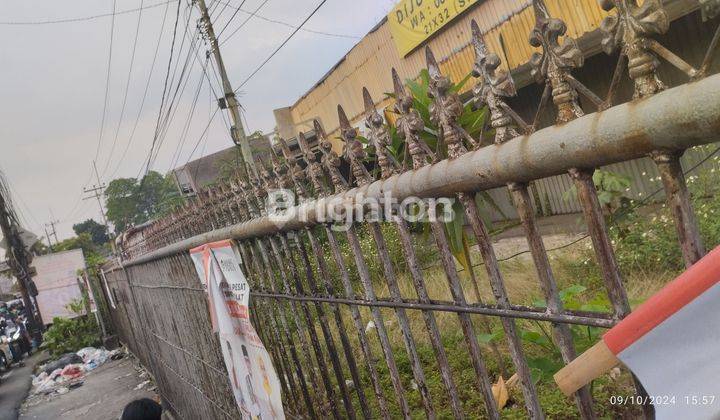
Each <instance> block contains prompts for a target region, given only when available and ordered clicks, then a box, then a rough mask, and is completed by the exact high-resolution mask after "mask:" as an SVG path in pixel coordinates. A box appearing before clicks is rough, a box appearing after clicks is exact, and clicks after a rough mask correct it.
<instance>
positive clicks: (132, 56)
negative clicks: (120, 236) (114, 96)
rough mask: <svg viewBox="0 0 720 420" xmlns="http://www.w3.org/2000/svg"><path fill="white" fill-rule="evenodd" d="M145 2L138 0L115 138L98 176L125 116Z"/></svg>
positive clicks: (113, 144) (105, 168)
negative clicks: (128, 65)
mask: <svg viewBox="0 0 720 420" xmlns="http://www.w3.org/2000/svg"><path fill="white" fill-rule="evenodd" d="M144 2H145V0H140V7H139V8H138V9H139V10H140V12H139V13H138V18H137V25H136V26H135V40H134V41H133V46H132V53H131V54H130V69H129V70H128V77H127V81H126V82H125V93H124V94H123V101H122V106H121V107H120V118H118V124H117V128H116V129H115V137H114V138H113V142H112V147H110V153H109V154H108V158H107V162H106V163H105V166H104V167H103V169H102V171H101V175H100V176H104V175H105V172H106V171H107V169H108V167H109V166H110V162H111V161H112V155H113V153H114V152H115V145H116V144H117V140H118V136H119V135H120V127H121V126H122V122H123V117H124V116H125V106H126V105H127V99H128V92H129V90H130V80H131V78H132V71H133V66H134V65H135V51H136V49H137V43H138V35H140V22H141V21H142V7H143V3H144Z"/></svg>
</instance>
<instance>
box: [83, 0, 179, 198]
mask: <svg viewBox="0 0 720 420" xmlns="http://www.w3.org/2000/svg"><path fill="white" fill-rule="evenodd" d="M164 4H165V12H164V14H163V20H162V23H161V24H160V33H159V35H158V40H157V44H155V54H154V56H153V60H152V64H151V65H150V72H149V73H148V78H147V82H145V92H143V97H142V100H141V101H140V108H139V109H138V112H137V117H136V118H135V123H134V124H133V128H132V130H131V131H130V137H129V138H128V142H127V144H126V145H125V150H123V153H122V155H121V156H120V159H119V160H118V164H117V166H115V169H114V170H113V172H112V174H110V176H109V178H112V177H114V176H115V174H116V173H117V172H118V170H120V166H121V165H122V161H123V159H125V156H126V155H127V152H128V150H129V149H130V145H131V144H132V141H133V139H134V138H135V131H136V130H137V126H138V123H139V122H140V116H141V115H142V111H143V108H144V106H145V100H146V99H147V94H148V91H149V89H150V82H151V81H152V75H153V72H154V71H155V63H156V62H157V57H158V52H159V50H160V42H161V41H162V36H163V31H164V30H165V23H166V21H167V12H168V10H170V2H169V1H168V2H166V3H164ZM90 177H92V171H91V172H90ZM88 182H89V179H88ZM85 184H86V185H87V182H86V183H85ZM78 202H79V201H78ZM76 206H77V205H76Z"/></svg>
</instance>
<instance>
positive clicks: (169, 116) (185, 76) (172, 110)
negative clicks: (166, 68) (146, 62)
mask: <svg viewBox="0 0 720 420" xmlns="http://www.w3.org/2000/svg"><path fill="white" fill-rule="evenodd" d="M189 21H190V14H188V19H187V22H188V23H189ZM187 27H188V24H186V25H185V31H184V32H185V33H187ZM195 34H197V31H196V32H195ZM195 34H193V36H192V37H191V39H190V46H189V47H188V51H187V55H186V57H185V60H184V64H183V67H182V70H181V72H180V76H179V78H178V82H177V85H176V87H175V91H174V93H173V96H172V98H171V100H170V103H169V106H168V108H167V112H166V116H165V119H164V121H163V126H162V128H161V131H160V134H159V135H160V141H159V142H158V146H157V148H156V151H155V155H154V156H153V157H152V161H151V164H150V166H151V167H152V166H153V165H154V164H155V160H156V159H157V157H158V155H159V153H160V149H161V148H162V146H163V144H164V142H165V139H166V137H167V133H168V130H169V127H170V124H171V123H172V121H173V120H174V119H175V115H176V114H177V110H178V108H177V104H178V103H179V101H180V98H181V97H182V95H183V93H184V92H185V88H186V86H187V83H188V81H189V80H190V72H191V71H192V69H193V68H194V67H195V64H196V61H197V54H194V55H193V52H195V50H196V48H197V45H196V38H195ZM186 40H187V37H183V40H182V42H181V44H180V52H179V53H178V55H181V54H182V49H183V46H184V45H185V41H186ZM191 55H193V57H192V62H191V63H190V59H191ZM179 62H180V61H177V62H176V66H175V69H174V70H173V77H172V79H171V84H172V83H173V81H174V79H175V73H176V71H177V65H178V64H179ZM188 63H190V64H188ZM181 85H182V88H181V87H180V86H181Z"/></svg>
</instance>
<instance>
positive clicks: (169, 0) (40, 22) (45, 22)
mask: <svg viewBox="0 0 720 420" xmlns="http://www.w3.org/2000/svg"><path fill="white" fill-rule="evenodd" d="M173 1H174V0H167V1H163V2H161V3H154V4H151V5H148V6H141V7H138V8H135V9H126V10H120V11H114V12H113V13H102V14H99V15H91V16H83V17H76V18H65V19H52V20H27V21H0V25H16V26H22V25H51V24H56V23H72V22H84V21H88V20H93V19H100V18H104V17H108V16H118V15H125V14H128V13H134V12H139V11H142V10H147V9H153V8H156V7H160V6H162V5H164V4H169V3H172V2H173Z"/></svg>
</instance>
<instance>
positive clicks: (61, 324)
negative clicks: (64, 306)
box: [41, 297, 100, 357]
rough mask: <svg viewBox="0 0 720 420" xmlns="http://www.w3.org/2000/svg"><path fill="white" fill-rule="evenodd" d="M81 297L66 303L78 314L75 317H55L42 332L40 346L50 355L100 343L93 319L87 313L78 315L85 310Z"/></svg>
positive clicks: (57, 354) (59, 354) (58, 354)
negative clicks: (49, 325) (50, 324)
mask: <svg viewBox="0 0 720 420" xmlns="http://www.w3.org/2000/svg"><path fill="white" fill-rule="evenodd" d="M83 299H86V298H85V297H83ZM83 299H76V300H75V301H73V302H71V303H69V304H68V309H70V310H71V311H73V312H75V313H76V314H78V316H77V317H76V318H73V319H68V318H61V317H55V318H53V322H52V326H51V327H50V328H48V329H47V331H45V333H44V334H43V343H42V346H41V347H42V348H43V349H45V350H47V351H48V352H50V355H51V356H53V357H57V356H61V355H63V354H65V353H71V352H73V353H74V352H76V351H78V350H80V349H81V348H83V347H90V346H97V345H99V344H100V332H99V331H98V327H97V324H96V323H95V320H93V319H91V318H90V317H89V316H88V315H80V314H81V313H83V311H84V310H85V303H84V302H85V301H84V300H83Z"/></svg>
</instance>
